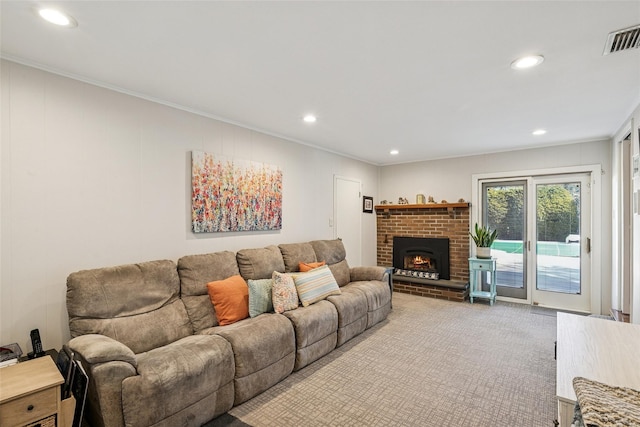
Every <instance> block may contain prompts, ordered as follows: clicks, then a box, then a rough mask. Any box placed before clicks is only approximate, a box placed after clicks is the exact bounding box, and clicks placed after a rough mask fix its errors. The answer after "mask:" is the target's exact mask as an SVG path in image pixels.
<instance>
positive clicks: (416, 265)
mask: <svg viewBox="0 0 640 427" xmlns="http://www.w3.org/2000/svg"><path fill="white" fill-rule="evenodd" d="M393 267H394V273H395V274H397V275H400V276H408V277H415V278H420V279H431V280H438V279H444V280H449V239H448V238H423V237H399V236H396V237H394V238H393Z"/></svg>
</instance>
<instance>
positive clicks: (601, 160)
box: [375, 140, 611, 313]
mask: <svg viewBox="0 0 640 427" xmlns="http://www.w3.org/2000/svg"><path fill="white" fill-rule="evenodd" d="M593 164H600V165H601V166H602V171H603V173H604V175H605V176H604V177H603V178H608V179H602V180H601V194H602V204H601V212H600V213H601V218H602V224H601V235H602V237H603V241H602V242H600V244H601V253H602V254H606V255H607V256H606V257H603V258H605V259H603V260H602V264H601V277H600V278H593V279H592V280H600V281H601V283H602V284H603V286H602V288H603V289H602V299H601V306H602V308H601V309H602V312H603V313H608V312H609V310H610V308H611V287H610V286H609V283H610V281H611V260H610V258H609V255H608V254H610V253H611V185H610V182H611V181H610V171H609V168H610V167H611V161H610V141H608V140H607V141H595V142H584V143H576V144H569V145H562V146H554V147H545V148H537V149H529V150H520V151H509V152H504V153H493V154H484V155H479V156H469V157H460V158H455V159H443V160H434V161H429V162H416V163H408V164H403V165H394V166H386V167H382V168H381V170H380V185H379V193H378V199H377V200H376V201H375V202H376V203H379V201H380V200H385V199H386V200H389V201H391V202H394V203H396V202H397V200H398V197H406V198H408V199H409V202H410V203H415V197H416V194H418V193H423V194H425V195H426V196H427V197H428V196H430V195H431V196H433V198H434V200H435V201H437V202H440V201H441V200H443V199H445V200H447V201H448V202H456V201H457V200H458V199H460V198H462V199H464V200H465V201H468V202H470V201H471V189H472V179H471V176H472V175H473V174H481V173H492V172H512V171H521V170H534V169H546V168H560V167H567V166H579V165H593ZM472 209H473V207H472ZM594 244H597V243H596V242H594Z"/></svg>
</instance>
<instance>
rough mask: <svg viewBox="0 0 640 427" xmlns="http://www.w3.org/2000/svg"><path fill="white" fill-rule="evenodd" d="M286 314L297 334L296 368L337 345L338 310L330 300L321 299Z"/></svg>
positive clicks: (312, 360) (305, 364)
mask: <svg viewBox="0 0 640 427" xmlns="http://www.w3.org/2000/svg"><path fill="white" fill-rule="evenodd" d="M284 315H285V316H286V317H287V318H288V319H289V320H290V321H291V324H292V325H293V328H294V330H295V335H296V363H295V367H294V370H296V371H297V370H298V369H301V368H303V367H305V366H307V365H308V364H309V363H311V362H314V361H315V360H318V359H319V358H321V357H322V356H324V355H325V354H328V353H330V352H331V350H333V349H334V348H335V347H336V343H337V330H338V312H337V311H336V308H335V306H334V305H333V304H331V303H330V302H329V301H319V302H317V303H315V304H313V305H310V306H308V307H301V308H298V309H297V310H293V311H287V312H285V313H284Z"/></svg>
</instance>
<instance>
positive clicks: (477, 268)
mask: <svg viewBox="0 0 640 427" xmlns="http://www.w3.org/2000/svg"><path fill="white" fill-rule="evenodd" d="M496 261H497V259H496V258H476V257H471V258H469V301H471V304H473V299H474V298H487V299H488V300H489V305H493V303H494V302H495V301H496ZM483 271H488V272H490V273H491V285H490V287H489V292H487V291H483V290H482V280H481V279H482V272H483ZM478 276H480V280H478Z"/></svg>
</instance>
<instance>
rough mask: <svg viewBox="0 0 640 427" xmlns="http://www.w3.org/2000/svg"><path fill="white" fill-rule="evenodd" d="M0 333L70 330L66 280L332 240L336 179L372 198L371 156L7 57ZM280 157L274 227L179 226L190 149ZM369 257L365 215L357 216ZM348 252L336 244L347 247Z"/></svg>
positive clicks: (63, 336) (17, 338) (52, 339)
mask: <svg viewBox="0 0 640 427" xmlns="http://www.w3.org/2000/svg"><path fill="white" fill-rule="evenodd" d="M1 67H2V68H1V73H0V75H1V86H0V91H1V92H0V93H1V104H0V107H1V108H2V114H1V124H2V131H1V132H2V133H1V137H2V144H1V146H0V147H1V148H0V162H1V163H0V164H1V174H0V184H1V190H2V193H1V196H2V197H1V198H0V203H1V204H0V207H1V216H0V230H1V240H0V242H1V245H0V255H1V263H0V310H1V313H0V343H10V342H18V343H19V344H20V346H21V347H22V349H23V351H24V352H27V351H30V350H31V345H30V342H29V339H28V337H29V331H30V330H31V329H33V328H39V329H40V333H41V335H42V338H43V343H44V346H45V348H54V347H55V348H60V346H61V345H62V343H63V342H65V341H66V340H68V339H69V332H68V324H67V321H68V319H67V313H66V306H65V292H66V284H65V281H66V277H67V276H68V275H69V273H71V272H73V271H77V270H80V269H89V268H97V267H104V266H111V265H118V264H125V263H134V262H140V261H148V260H154V259H172V260H177V259H178V258H179V257H180V256H183V255H187V254H194V253H208V252H215V251H220V250H232V251H236V250H239V249H242V248H256V247H263V246H266V245H270V244H278V243H290V242H291V243H292V242H299V241H307V240H312V239H330V238H333V237H334V236H333V229H332V227H330V226H329V219H330V218H331V217H332V215H333V176H334V175H336V174H337V175H341V176H345V177H351V178H355V179H358V180H360V181H361V182H362V183H363V192H364V194H372V195H373V194H377V192H378V189H377V185H378V176H377V173H378V169H377V167H375V166H372V165H369V164H366V163H363V162H358V161H355V160H352V159H348V158H344V157H340V156H337V155H334V154H331V153H327V152H325V151H321V150H318V149H314V148H311V147H308V146H304V145H300V144H296V143H292V142H289V141H286V140H283V139H279V138H275V137H272V136H268V135H265V134H261V133H259V132H255V131H252V130H248V129H245V128H241V127H238V126H234V125H230V124H227V123H223V122H220V121H217V120H213V119H210V118H206V117H202V116H199V115H196V114H192V113H188V112H185V111H181V110H177V109H174V108H170V107H167V106H164V105H160V104H156V103H153V102H149V101H145V100H142V99H140V98H136V97H133V96H128V95H125V94H122V93H118V92H114V91H110V90H107V89H103V88H99V87H96V86H92V85H89V84H86V83H82V82H79V81H76V80H72V79H68V78H65V77H61V76H58V75H54V74H51V73H47V72H44V71H41V70H37V69H33V68H29V67H25V66H22V65H18V64H15V63H12V62H8V61H2V64H1ZM192 150H203V151H207V152H212V153H216V154H220V155H224V156H227V157H233V158H237V159H243V160H254V161H261V162H266V163H270V164H274V165H278V166H280V167H281V168H282V171H283V227H282V230H280V231H273V232H243V233H209V234H197V235H196V234H194V233H192V232H191V231H190V202H191V201H190V196H191V191H190V171H191V169H190V168H191V166H190V165H191V163H190V152H191V151H192ZM357 214H359V215H362V230H363V231H362V235H363V246H362V262H363V264H368V265H375V262H376V249H375V215H371V214H362V213H361V212H358V213H357ZM348 250H349V248H347V253H348Z"/></svg>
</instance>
